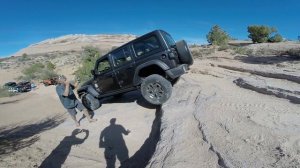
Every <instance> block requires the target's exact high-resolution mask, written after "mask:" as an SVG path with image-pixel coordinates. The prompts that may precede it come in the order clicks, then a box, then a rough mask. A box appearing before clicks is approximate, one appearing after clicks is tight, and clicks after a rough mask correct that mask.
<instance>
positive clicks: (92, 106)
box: [81, 93, 101, 111]
mask: <svg viewBox="0 0 300 168" xmlns="http://www.w3.org/2000/svg"><path fill="white" fill-rule="evenodd" d="M81 100H82V104H83V105H84V107H85V108H87V109H88V110H92V111H94V110H96V109H98V108H99V107H100V106H101V104H100V102H99V100H98V99H97V98H95V97H94V96H92V95H91V94H88V93H87V94H85V95H83V96H82V98H81Z"/></svg>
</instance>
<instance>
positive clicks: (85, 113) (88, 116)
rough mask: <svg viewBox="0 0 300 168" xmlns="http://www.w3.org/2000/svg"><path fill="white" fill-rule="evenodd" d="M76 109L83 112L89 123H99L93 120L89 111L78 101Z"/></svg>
mask: <svg viewBox="0 0 300 168" xmlns="http://www.w3.org/2000/svg"><path fill="white" fill-rule="evenodd" d="M76 108H77V109H78V110H79V111H82V112H83V114H84V115H85V117H86V118H87V119H88V121H89V122H94V121H97V119H92V118H91V116H90V114H89V112H88V110H87V109H86V108H85V107H84V106H83V104H82V103H80V102H79V101H78V100H77V101H76Z"/></svg>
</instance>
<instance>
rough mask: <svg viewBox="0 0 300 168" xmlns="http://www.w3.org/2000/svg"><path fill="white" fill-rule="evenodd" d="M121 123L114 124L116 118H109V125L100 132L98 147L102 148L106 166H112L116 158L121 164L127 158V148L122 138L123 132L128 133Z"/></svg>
mask: <svg viewBox="0 0 300 168" xmlns="http://www.w3.org/2000/svg"><path fill="white" fill-rule="evenodd" d="M129 133H130V131H129V130H126V129H125V128H124V127H123V126H122V125H118V124H116V118H112V119H111V120H110V125H109V126H107V127H106V128H104V129H103V130H102V132H101V134H100V141H99V148H104V149H105V150H104V157H105V160H106V165H107V168H114V167H115V164H116V159H117V158H118V160H119V161H120V163H121V164H122V163H123V162H124V161H125V160H127V159H128V158H129V156H128V149H127V146H126V143H125V140H124V139H123V134H124V135H128V134H129Z"/></svg>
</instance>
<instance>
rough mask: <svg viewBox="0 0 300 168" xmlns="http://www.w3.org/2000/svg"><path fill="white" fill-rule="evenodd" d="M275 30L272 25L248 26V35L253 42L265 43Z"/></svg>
mask: <svg viewBox="0 0 300 168" xmlns="http://www.w3.org/2000/svg"><path fill="white" fill-rule="evenodd" d="M275 32H277V30H276V29H275V28H273V27H268V26H262V25H261V26H257V25H252V26H248V33H249V35H248V37H249V38H250V39H251V40H252V41H253V43H265V42H267V41H268V40H269V38H270V36H271V34H272V33H275Z"/></svg>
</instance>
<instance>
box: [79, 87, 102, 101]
mask: <svg viewBox="0 0 300 168" xmlns="http://www.w3.org/2000/svg"><path fill="white" fill-rule="evenodd" d="M85 93H89V94H91V95H92V96H94V97H96V98H98V97H99V96H100V94H99V93H98V92H97V91H96V89H95V88H94V87H93V86H92V85H86V86H83V87H81V88H80V90H78V95H79V97H80V98H81V97H82V96H83V95H84V94H85Z"/></svg>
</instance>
